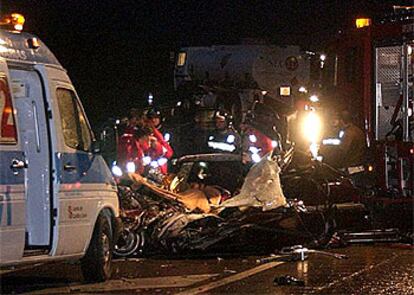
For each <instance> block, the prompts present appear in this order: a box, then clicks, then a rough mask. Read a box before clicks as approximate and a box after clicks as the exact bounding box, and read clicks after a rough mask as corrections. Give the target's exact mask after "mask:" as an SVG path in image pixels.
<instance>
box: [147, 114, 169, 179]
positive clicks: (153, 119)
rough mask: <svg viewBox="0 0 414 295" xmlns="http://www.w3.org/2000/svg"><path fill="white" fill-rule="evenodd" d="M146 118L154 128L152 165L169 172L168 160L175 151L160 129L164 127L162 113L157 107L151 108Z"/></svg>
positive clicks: (150, 153) (151, 138)
mask: <svg viewBox="0 0 414 295" xmlns="http://www.w3.org/2000/svg"><path fill="white" fill-rule="evenodd" d="M146 119H147V122H146V124H147V126H148V127H149V128H151V130H152V137H150V146H149V148H148V156H149V157H150V158H151V163H152V165H154V166H155V165H157V167H159V168H160V171H161V173H162V174H167V173H168V160H169V159H171V157H172V156H173V153H174V152H173V149H172V148H171V146H170V145H169V143H168V141H166V140H165V138H164V136H163V134H162V133H161V131H160V130H161V128H162V118H161V113H160V112H159V111H157V110H155V109H151V110H149V111H148V112H147V115H146Z"/></svg>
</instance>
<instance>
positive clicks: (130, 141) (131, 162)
mask: <svg viewBox="0 0 414 295" xmlns="http://www.w3.org/2000/svg"><path fill="white" fill-rule="evenodd" d="M127 127H128V126H127ZM129 127H130V128H129V129H126V130H127V131H129V132H128V133H127V132H124V134H122V136H121V137H120V140H119V143H118V149H117V150H118V155H117V159H118V165H119V166H120V167H122V168H121V169H122V170H126V171H127V172H129V173H139V174H142V173H144V166H145V163H144V162H143V159H144V152H145V149H146V147H147V146H148V145H149V144H148V141H149V136H150V135H151V129H149V128H147V127H142V128H132V126H129ZM131 131H132V132H133V133H131Z"/></svg>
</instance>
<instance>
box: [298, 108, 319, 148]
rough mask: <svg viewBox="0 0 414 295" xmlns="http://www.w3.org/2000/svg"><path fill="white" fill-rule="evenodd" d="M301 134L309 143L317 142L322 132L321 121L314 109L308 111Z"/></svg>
mask: <svg viewBox="0 0 414 295" xmlns="http://www.w3.org/2000/svg"><path fill="white" fill-rule="evenodd" d="M302 130H303V135H304V136H305V138H306V139H307V140H308V141H309V142H310V143H317V142H318V141H319V139H320V136H321V132H322V122H321V119H320V118H319V116H318V115H317V114H316V112H314V111H310V112H308V114H307V115H306V116H305V118H304V120H303V124H302Z"/></svg>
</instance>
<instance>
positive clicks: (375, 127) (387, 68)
mask: <svg viewBox="0 0 414 295" xmlns="http://www.w3.org/2000/svg"><path fill="white" fill-rule="evenodd" d="M356 26H357V27H356V28H355V29H353V30H351V31H349V32H342V33H340V34H338V36H337V37H336V39H335V40H334V41H333V42H331V43H330V45H329V46H328V48H327V50H326V53H327V58H326V64H325V67H324V72H323V85H324V88H325V95H326V97H330V98H331V99H332V100H334V101H335V105H336V106H337V107H338V108H340V107H341V106H342V107H343V108H346V109H348V110H349V111H350V112H351V113H352V114H353V115H354V116H355V123H356V124H357V125H358V126H359V127H360V128H361V129H363V130H364V131H365V135H366V140H367V145H368V149H369V159H368V163H369V165H367V168H368V169H367V170H369V171H372V172H371V174H372V175H374V176H375V183H376V187H377V195H378V196H392V197H394V198H405V197H410V196H413V195H414V192H413V191H414V190H413V189H414V144H413V140H414V136H413V129H414V115H413V65H414V62H413V56H414V54H413V49H414V20H413V18H412V14H409V13H406V14H405V15H402V16H394V17H393V19H390V20H382V21H379V22H375V23H372V22H371V20H370V19H359V20H357V21H356Z"/></svg>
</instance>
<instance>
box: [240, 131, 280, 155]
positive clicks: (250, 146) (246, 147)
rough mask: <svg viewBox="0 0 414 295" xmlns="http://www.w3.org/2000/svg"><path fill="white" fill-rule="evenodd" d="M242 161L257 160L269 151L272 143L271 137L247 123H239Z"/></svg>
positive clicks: (272, 146) (271, 148) (272, 145)
mask: <svg viewBox="0 0 414 295" xmlns="http://www.w3.org/2000/svg"><path fill="white" fill-rule="evenodd" d="M240 129H241V131H242V138H243V142H242V148H243V162H245V163H247V162H251V161H253V162H255V163H257V162H259V161H260V159H261V158H263V157H264V156H265V155H266V154H268V153H270V152H271V151H272V150H273V148H274V144H273V143H272V139H271V138H269V137H268V136H266V135H264V134H263V133H262V132H260V131H259V130H257V129H256V128H254V127H253V126H251V125H249V124H241V126H240Z"/></svg>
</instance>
